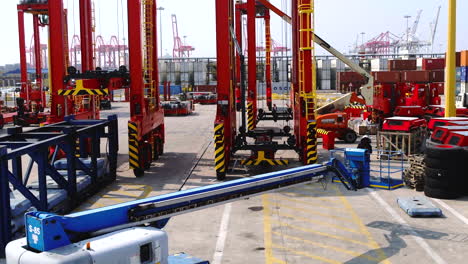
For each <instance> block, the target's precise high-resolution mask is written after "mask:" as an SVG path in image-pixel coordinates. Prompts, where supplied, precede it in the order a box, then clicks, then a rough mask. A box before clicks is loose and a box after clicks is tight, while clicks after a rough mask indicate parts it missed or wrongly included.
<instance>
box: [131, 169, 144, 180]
mask: <svg viewBox="0 0 468 264" xmlns="http://www.w3.org/2000/svg"><path fill="white" fill-rule="evenodd" d="M133 174H134V175H135V177H137V178H141V177H143V176H144V175H145V171H144V170H142V169H133Z"/></svg>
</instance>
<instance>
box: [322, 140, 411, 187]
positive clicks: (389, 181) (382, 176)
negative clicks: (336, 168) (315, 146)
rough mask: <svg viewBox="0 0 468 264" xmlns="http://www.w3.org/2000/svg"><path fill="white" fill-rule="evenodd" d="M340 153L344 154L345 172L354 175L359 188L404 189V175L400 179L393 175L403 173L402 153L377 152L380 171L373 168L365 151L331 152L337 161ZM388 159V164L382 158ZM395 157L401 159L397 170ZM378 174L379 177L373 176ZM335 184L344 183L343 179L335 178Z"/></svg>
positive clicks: (348, 149)
mask: <svg viewBox="0 0 468 264" xmlns="http://www.w3.org/2000/svg"><path fill="white" fill-rule="evenodd" d="M339 152H343V153H344V160H345V163H344V166H345V168H344V170H348V171H350V172H351V174H352V178H353V180H354V181H355V184H356V185H357V186H358V188H366V187H372V188H378V189H385V190H394V189H397V188H400V187H402V186H403V185H404V184H403V180H402V175H401V178H400V179H394V178H392V177H391V176H392V174H396V173H401V174H402V173H403V170H404V169H403V166H404V165H403V158H402V153H401V152H396V151H382V150H377V155H378V157H379V161H378V162H379V169H378V170H375V169H372V168H371V165H372V162H371V159H370V154H369V153H368V151H367V150H365V149H352V148H346V149H335V150H332V151H330V154H331V157H332V158H334V159H336V154H337V153H339ZM383 156H385V157H387V162H385V161H383V159H382V157H383ZM394 157H400V158H401V160H400V161H399V162H400V166H399V167H398V168H396V167H395V166H393V165H392V162H391V161H392V160H395V159H394ZM375 174H377V176H373V175H375ZM333 182H342V180H341V178H340V179H336V178H333Z"/></svg>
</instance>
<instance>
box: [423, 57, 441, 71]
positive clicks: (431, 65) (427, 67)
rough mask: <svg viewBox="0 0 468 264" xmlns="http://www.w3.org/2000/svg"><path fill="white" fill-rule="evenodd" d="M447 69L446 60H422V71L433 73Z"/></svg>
mask: <svg viewBox="0 0 468 264" xmlns="http://www.w3.org/2000/svg"><path fill="white" fill-rule="evenodd" d="M443 69H445V59H422V70H423V71H433V70H443Z"/></svg>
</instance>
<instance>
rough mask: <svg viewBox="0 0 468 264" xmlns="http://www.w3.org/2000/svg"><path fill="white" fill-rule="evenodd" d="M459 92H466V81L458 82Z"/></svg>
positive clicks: (467, 85) (467, 86)
mask: <svg viewBox="0 0 468 264" xmlns="http://www.w3.org/2000/svg"><path fill="white" fill-rule="evenodd" d="M460 93H462V94H463V93H468V83H466V82H462V83H460Z"/></svg>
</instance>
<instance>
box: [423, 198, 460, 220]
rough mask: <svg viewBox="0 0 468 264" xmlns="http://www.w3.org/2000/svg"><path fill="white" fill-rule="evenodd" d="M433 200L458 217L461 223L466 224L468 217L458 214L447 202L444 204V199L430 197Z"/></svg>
mask: <svg viewBox="0 0 468 264" xmlns="http://www.w3.org/2000/svg"><path fill="white" fill-rule="evenodd" d="M432 200H434V202H436V203H438V204H439V205H440V206H442V207H443V208H445V209H446V210H447V211H449V212H450V213H452V214H453V215H454V216H456V217H457V218H458V219H460V221H462V222H463V223H465V225H468V218H466V217H464V216H463V215H462V214H460V213H459V212H457V211H456V210H455V209H453V208H452V207H450V206H449V205H448V204H446V203H445V202H444V201H441V200H439V199H432Z"/></svg>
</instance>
